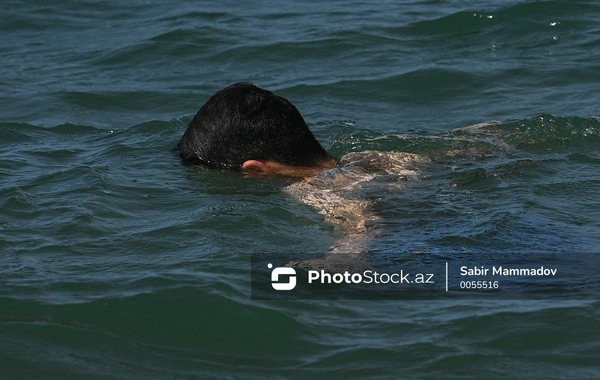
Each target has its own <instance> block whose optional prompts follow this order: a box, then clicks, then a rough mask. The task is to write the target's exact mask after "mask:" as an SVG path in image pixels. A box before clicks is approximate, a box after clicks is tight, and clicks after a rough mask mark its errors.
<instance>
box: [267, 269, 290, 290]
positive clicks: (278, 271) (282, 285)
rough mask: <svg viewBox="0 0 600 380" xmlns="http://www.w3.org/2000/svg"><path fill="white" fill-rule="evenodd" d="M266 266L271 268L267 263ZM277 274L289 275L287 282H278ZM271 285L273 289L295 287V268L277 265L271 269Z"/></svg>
mask: <svg viewBox="0 0 600 380" xmlns="http://www.w3.org/2000/svg"><path fill="white" fill-rule="evenodd" d="M267 268H269V269H271V268H273V264H271V263H269V264H268V265H267ZM279 276H289V277H288V281H287V282H279ZM271 286H272V287H273V289H275V290H292V289H294V288H295V287H296V270H295V269H294V268H289V267H277V268H275V269H273V270H272V271H271Z"/></svg>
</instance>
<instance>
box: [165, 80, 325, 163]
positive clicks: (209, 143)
mask: <svg viewBox="0 0 600 380" xmlns="http://www.w3.org/2000/svg"><path fill="white" fill-rule="evenodd" d="M177 147H178V148H179V150H180V151H181V159H182V161H183V163H185V164H194V165H203V166H207V167H209V168H214V169H222V170H241V169H242V165H243V163H244V162H245V161H247V160H272V161H277V162H278V163H280V164H285V165H290V166H301V167H315V166H319V165H320V164H322V163H323V162H324V161H327V160H331V159H332V157H331V156H330V155H329V154H328V153H327V152H326V151H325V149H323V147H322V146H321V144H319V142H318V141H317V139H316V138H315V137H314V135H313V134H312V132H311V131H310V129H308V126H307V125H306V122H305V121H304V119H303V118H302V115H301V114H300V112H299V111H298V109H296V107H294V105H293V104H292V103H290V102H289V101H287V100H286V99H284V98H282V97H281V96H277V95H275V94H273V93H272V92H270V91H267V90H264V89H262V88H259V87H256V86H254V85H253V84H251V83H246V82H241V83H236V84H233V85H231V86H229V87H226V88H224V89H222V90H220V91H219V92H217V93H216V94H214V95H213V96H212V97H211V98H210V99H209V100H208V101H207V102H206V104H204V105H203V106H202V108H200V110H199V111H198V113H197V114H196V116H194V118H193V119H192V121H191V122H190V125H189V126H188V128H187V130H186V131H185V134H184V135H183V137H182V139H181V141H180V142H179V144H178V145H177Z"/></svg>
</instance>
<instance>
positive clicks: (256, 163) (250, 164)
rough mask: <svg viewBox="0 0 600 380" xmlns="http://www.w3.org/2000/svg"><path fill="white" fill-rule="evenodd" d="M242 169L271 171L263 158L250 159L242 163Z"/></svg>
mask: <svg viewBox="0 0 600 380" xmlns="http://www.w3.org/2000/svg"><path fill="white" fill-rule="evenodd" d="M242 169H243V170H245V171H256V172H266V171H269V167H268V166H267V163H266V162H265V161H261V160H248V161H246V162H244V164H243V165H242Z"/></svg>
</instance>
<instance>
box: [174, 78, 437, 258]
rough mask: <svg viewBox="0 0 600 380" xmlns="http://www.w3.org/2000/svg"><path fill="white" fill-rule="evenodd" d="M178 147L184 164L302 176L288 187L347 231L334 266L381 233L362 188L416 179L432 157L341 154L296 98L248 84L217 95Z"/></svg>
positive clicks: (334, 249) (360, 251)
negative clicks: (317, 132) (381, 178)
mask: <svg viewBox="0 0 600 380" xmlns="http://www.w3.org/2000/svg"><path fill="white" fill-rule="evenodd" d="M177 147H178V148H179V150H180V152H181V160H182V162H183V163H184V164H192V165H201V166H205V167H208V168H212V169H220V170H230V171H239V172H243V173H246V174H250V175H265V176H287V177H293V178H297V179H298V180H299V181H298V182H296V183H294V184H292V185H290V186H288V187H287V188H286V192H287V193H289V194H290V195H291V196H293V197H295V198H296V199H298V200H299V201H301V202H302V203H305V204H307V205H309V206H311V207H313V208H314V209H315V210H316V211H317V212H318V213H320V214H322V215H323V216H324V217H325V220H326V221H327V222H328V223H331V224H333V225H335V226H336V227H337V228H338V230H339V231H340V232H341V234H342V238H341V239H340V240H339V241H338V242H337V243H336V244H335V245H334V246H333V247H331V252H330V255H328V256H327V259H326V261H327V260H329V263H331V262H334V261H335V262H336V265H337V266H339V265H340V262H341V261H348V262H356V260H345V258H347V257H349V255H350V256H354V257H356V256H359V255H360V254H363V253H365V252H367V251H368V250H369V247H370V244H371V241H372V240H373V239H374V238H376V237H377V236H378V235H379V234H381V230H382V228H381V225H382V224H381V223H380V218H379V217H378V216H377V215H376V214H375V213H374V212H373V210H372V203H371V202H369V201H367V200H365V199H364V198H361V197H360V194H359V193H360V191H359V190H360V188H361V187H362V186H364V185H366V184H368V183H369V182H370V181H372V180H373V178H374V177H376V176H378V175H381V174H387V175H393V176H396V177H397V178H401V179H405V180H407V181H398V183H406V182H408V181H409V180H411V179H417V178H419V176H420V172H421V168H422V167H423V165H425V164H428V163H430V162H431V160H430V158H428V157H424V156H420V155H416V154H409V153H402V152H375V151H366V152H360V153H349V154H347V155H345V156H343V157H342V158H341V159H340V160H339V161H338V160H336V159H335V158H333V157H332V156H331V155H329V153H327V151H326V150H325V149H324V148H323V147H322V146H321V144H319V142H318V141H317V139H316V138H315V137H314V135H313V134H312V132H311V131H310V129H309V128H308V126H307V125H306V122H305V121H304V118H303V117H302V115H301V114H300V112H299V111H298V110H297V109H296V107H295V106H294V105H293V104H291V103H290V102H289V101H288V100H286V99H284V98H282V97H280V96H277V95H275V94H273V93H272V92H270V91H267V90H264V89H261V88H259V87H256V86H254V85H252V84H250V83H236V84H233V85H231V86H229V87H226V88H224V89H222V90H220V91H218V92H217V93H216V94H214V95H213V96H212V97H211V98H210V99H209V100H208V101H207V102H206V104H204V105H203V106H202V108H200V110H199V111H198V113H197V114H196V115H195V116H194V118H193V119H192V121H191V122H190V124H189V126H188V128H187V130H186V132H185V134H184V135H183V137H182V139H181V141H180V142H179V144H178V146H177ZM336 254H344V255H342V256H340V255H336ZM340 258H343V259H342V260H340ZM321 264H323V265H325V266H326V265H327V262H324V263H321ZM311 265H313V266H314V265H315V263H312V264H311Z"/></svg>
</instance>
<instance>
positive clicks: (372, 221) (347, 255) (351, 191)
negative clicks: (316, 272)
mask: <svg viewBox="0 0 600 380" xmlns="http://www.w3.org/2000/svg"><path fill="white" fill-rule="evenodd" d="M497 124H498V123H497V122H489V123H482V124H477V125H473V126H469V127H464V128H460V129H457V130H455V131H456V132H459V133H463V132H466V133H467V135H466V136H461V137H460V138H459V139H457V141H461V142H465V141H467V142H470V143H475V142H478V143H481V142H485V144H484V145H481V144H480V145H478V144H472V149H461V150H455V149H448V150H444V151H439V150H438V151H435V152H431V153H430V154H427V155H425V154H413V153H405V152H398V151H391V152H380V151H372V150H371V151H363V152H352V153H348V154H346V155H344V156H343V157H342V158H341V159H340V161H339V166H338V167H336V168H334V169H329V170H324V171H322V172H320V173H318V174H317V175H315V176H313V177H309V178H305V179H303V180H302V181H300V182H296V183H294V184H292V185H290V186H288V187H287V188H286V192H287V193H289V194H290V195H291V196H293V197H294V198H296V199H298V200H299V201H300V202H302V203H304V204H306V205H309V206H311V207H312V208H313V209H315V210H316V211H317V212H318V213H319V214H321V215H323V216H324V218H325V221H326V222H328V223H330V224H332V225H334V226H335V227H336V228H337V229H338V231H339V232H340V234H341V238H340V239H339V240H338V241H337V242H336V243H335V245H334V246H333V247H331V250H330V255H328V256H327V258H326V261H328V263H325V262H318V263H317V262H316V261H311V263H310V265H308V266H311V267H314V266H328V265H330V264H332V262H333V261H335V264H333V265H335V266H336V267H339V266H348V265H353V263H352V261H355V260H356V256H357V255H360V254H363V253H366V252H368V251H369V248H370V245H371V242H372V241H373V239H375V238H376V237H377V236H379V235H381V234H382V232H383V223H382V220H381V218H380V217H379V216H378V215H377V214H376V213H375V212H374V210H373V206H374V203H375V202H376V201H375V200H373V199H367V197H366V196H365V192H366V190H370V189H371V190H372V189H377V188H378V187H381V181H385V183H386V184H388V186H386V187H387V188H388V189H389V184H393V188H395V190H398V191H399V190H402V189H405V188H407V187H408V186H409V185H410V183H411V182H414V181H416V180H420V179H421V178H422V176H423V173H424V172H425V171H426V170H427V168H428V167H430V166H431V165H432V164H434V163H435V162H438V161H443V160H445V159H448V158H457V157H465V158H468V159H482V158H489V157H496V156H498V155H500V154H502V155H504V154H506V153H507V152H508V151H510V149H511V148H510V147H509V146H508V145H507V144H506V143H505V142H504V141H502V140H500V139H498V138H497V134H495V133H493V132H491V131H490V129H489V128H488V127H491V126H494V125H497ZM378 190H379V191H381V189H378ZM332 254H335V255H332ZM296 264H298V263H296Z"/></svg>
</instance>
